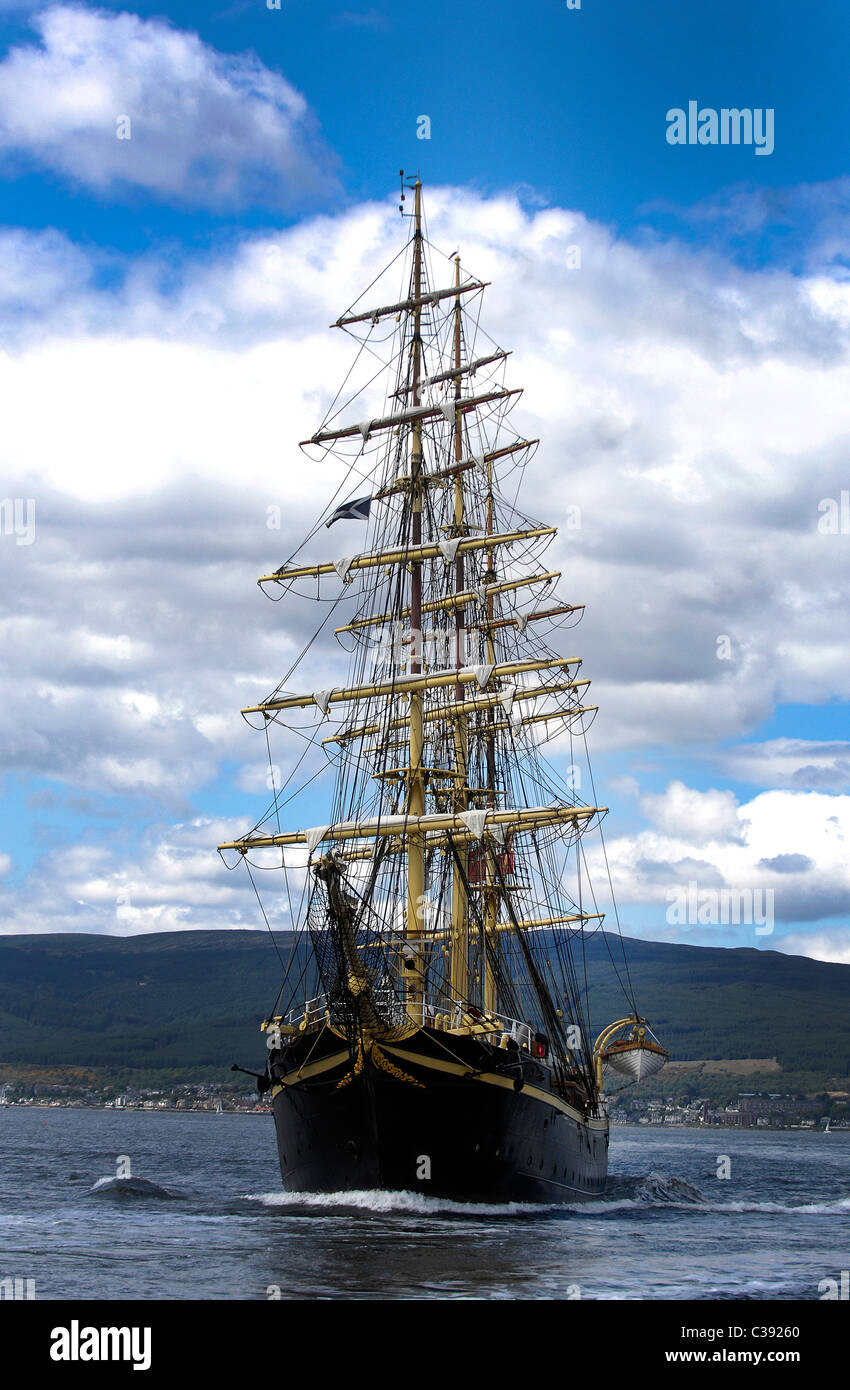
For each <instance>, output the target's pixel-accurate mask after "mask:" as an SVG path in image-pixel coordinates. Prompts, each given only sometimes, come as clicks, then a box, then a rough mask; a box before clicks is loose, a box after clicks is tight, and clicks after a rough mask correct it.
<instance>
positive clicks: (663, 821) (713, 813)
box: [641, 782, 743, 845]
mask: <svg viewBox="0 0 850 1390" xmlns="http://www.w3.org/2000/svg"><path fill="white" fill-rule="evenodd" d="M641 810H642V811H643V812H644V814H645V815H646V816H647V818H648V819H649V820H650V821H651V822H652V823H653V824H654V825H655V826H657V828H658V829H659V830H660V831H662V832H663V833H665V834H668V835H674V836H677V837H679V838H682V839H686V840H690V842H691V843H692V844H694V845H706V844H709V843H710V842H712V841H730V840H731V841H734V842H735V843H738V844H740V843H742V838H741V837H742V830H743V826H742V822H741V820H740V817H739V811H738V803H737V801H736V799H735V796H734V793H732V792H728V791H716V790H715V789H714V788H712V789H711V790H710V791H706V792H700V791H694V789H693V788H692V787H686V786H685V784H684V782H671V783H670V785H669V786H668V787H667V789H666V791H665V792H664V793H663V794H662V795H660V796H652V795H650V796H644V797H643V798H642V799H641Z"/></svg>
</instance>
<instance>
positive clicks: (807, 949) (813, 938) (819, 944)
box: [772, 927, 850, 965]
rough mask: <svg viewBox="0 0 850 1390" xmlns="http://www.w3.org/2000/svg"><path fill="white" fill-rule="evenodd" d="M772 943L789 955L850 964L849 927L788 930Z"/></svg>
mask: <svg viewBox="0 0 850 1390" xmlns="http://www.w3.org/2000/svg"><path fill="white" fill-rule="evenodd" d="M772 945H773V947H774V949H775V950H777V951H784V952H785V953H786V954H788V955H789V956H810V957H811V958H812V960H828V961H834V962H835V963H836V964H837V965H850V929H848V928H847V927H836V928H835V930H834V931H812V932H788V933H786V935H785V936H781V937H779V938H778V939H777V940H776V941H775V942H773V943H772Z"/></svg>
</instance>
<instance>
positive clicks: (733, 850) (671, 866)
mask: <svg viewBox="0 0 850 1390" xmlns="http://www.w3.org/2000/svg"><path fill="white" fill-rule="evenodd" d="M730 795H731V794H730ZM715 797H716V793H712V792H708V793H700V792H696V791H694V790H692V789H690V788H687V787H684V786H683V785H682V784H674V785H673V787H672V788H668V791H667V793H666V794H665V795H664V796H662V797H659V798H646V800H648V801H650V803H651V809H652V812H653V815H654V817H655V819H656V821H657V822H661V825H660V828H651V829H648V830H640V831H638V832H637V833H635V834H632V835H623V836H620V837H618V838H615V839H612V840H609V841H608V860H609V863H610V865H611V868H612V873H613V882H614V892H615V896H616V898H617V900H618V901H619V902H620V903H621V904H623V903H642V904H649V905H652V906H654V907H656V908H657V909H658V925H659V929H660V933H661V935H662V936H666V937H667V938H668V939H669V938H670V937H671V936H673V935H675V932H674V931H672V930H671V928H670V927H667V928H666V929H665V917H666V912H667V907H668V905H669V904H670V903H671V901H672V897H671V895H672V894H673V893H674V892H675V891H676V890H677V889H680V888H682V887H683V886H685V887H686V886H687V885H688V883H691V882H695V883H696V884H697V889H698V891H699V892H701V891H702V890H703V889H715V888H724V887H725V888H729V889H734V890H741V889H746V890H753V889H758V890H761V891H762V892H763V891H765V890H768V889H770V890H772V892H773V895H774V907H775V918H776V921H777V922H805V921H812V922H814V921H817V920H819V919H821V918H829V917H835V916H839V915H844V914H845V913H847V912H848V911H850V861H848V858H847V844H848V841H850V796H830V795H827V794H825V793H817V792H792V791H770V792H762V793H760V794H759V795H757V796H755V797H753V799H752V800H751V801H748V802H745V803H744V804H743V805H742V806H740V807H739V808H738V812H737V817H738V822H739V826H740V835H739V836H738V837H737V838H736V837H735V836H733V835H730V834H721V835H715V834H711V835H707V834H706V830H707V828H708V827H711V829H712V830H720V831H723V830H726V831H728V830H729V829H731V827H732V824H733V822H732V819H731V805H728V806H724V805H723V803H721V802H718V801H715V800H714V798H715ZM703 798H705V799H706V800H705V802H703ZM733 800H734V799H733ZM677 806H678V807H679V808H681V820H680V822H679V824H678V825H677V822H676V816H675V814H674V809H675V808H676V807H677ZM659 812H660V813H659ZM703 812H707V814H703ZM591 863H592V868H593V871H594V874H595V880H596V881H599V875H600V873H601V872H602V870H603V867H604V866H603V864H602V861H601V857H600V855H599V853H598V851H595V852H594V854H593V856H592V860H591ZM673 925H674V926H675V924H673ZM694 925H695V924H693V923H691V924H690V926H688V927H685V928H683V929H682V935H681V937H680V939H682V940H690V939H693V938H694V932H693V930H692V928H693V926H694ZM744 930H746V928H744ZM721 934H722V933H721V931H719V930H718V928H711V929H709V930H708V931H707V932H705V933H704V934H703V935H702V937H701V940H702V941H703V942H707V941H709V940H711V939H712V937H713V938H714V939H716V940H717V944H718V945H721V944H729V941H721V940H719V939H718V937H719V936H720V935H721ZM730 935H731V936H732V937H734V938H735V944H738V945H740V944H742V942H741V939H740V936H741V929H740V928H738V929H736V932H733V933H731V934H730V933H727V936H730ZM787 939H788V938H786V937H783V938H782V940H783V941H786V940H787ZM794 939H795V940H796V941H797V942H798V943H799V942H800V941H803V940H805V939H806V936H805V935H804V934H803V933H799V934H798V935H797V936H795V938H794ZM767 941H768V936H767V935H764V936H763V937H762V939H761V940H759V938H757V937H755V936H754V937H753V940H752V943H751V944H752V945H764V944H765V943H766V942H767ZM771 944H772V943H771ZM783 949H784V947H783ZM788 949H791V948H790V947H789V948H788Z"/></svg>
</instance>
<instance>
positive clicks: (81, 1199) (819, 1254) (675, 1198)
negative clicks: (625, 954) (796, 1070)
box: [0, 1107, 850, 1300]
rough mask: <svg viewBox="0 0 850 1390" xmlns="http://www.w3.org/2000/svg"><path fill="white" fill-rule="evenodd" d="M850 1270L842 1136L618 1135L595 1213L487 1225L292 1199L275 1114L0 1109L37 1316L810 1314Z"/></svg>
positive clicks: (11, 1223) (3, 1244)
mask: <svg viewBox="0 0 850 1390" xmlns="http://www.w3.org/2000/svg"><path fill="white" fill-rule="evenodd" d="M120 1155H124V1156H126V1158H127V1159H129V1168H130V1176H124V1177H120V1178H119V1177H116V1173H117V1172H118V1171H119V1169H118V1159H119V1156H120ZM718 1155H728V1157H729V1159H730V1163H731V1176H730V1177H729V1178H728V1179H726V1180H724V1179H721V1178H719V1177H718V1176H717V1172H718ZM126 1170H127V1163H126V1161H125V1162H124V1164H123V1165H122V1171H124V1172H125V1173H126ZM848 1267H850V1133H835V1134H828V1135H824V1134H821V1133H816V1132H805V1131H804V1132H783V1133H765V1132H758V1131H756V1132H752V1133H738V1134H735V1133H728V1132H727V1133H723V1132H721V1131H717V1130H712V1131H711V1132H705V1131H700V1130H672V1129H671V1130H665V1129H662V1128H660V1127H659V1128H646V1127H642V1128H630V1127H629V1128H626V1127H623V1128H615V1129H613V1130H612V1141H611V1179H610V1184H609V1190H608V1192H607V1194H606V1196H605V1197H604V1198H603V1199H601V1200H599V1201H596V1202H593V1203H590V1204H587V1205H585V1206H581V1207H575V1208H569V1207H567V1208H564V1207H549V1206H521V1205H518V1204H515V1205H512V1206H509V1207H503V1206H493V1207H481V1206H469V1205H460V1204H452V1203H450V1202H441V1201H437V1200H434V1199H429V1198H427V1197H425V1196H423V1195H421V1194H419V1193H415V1194H414V1193H409V1194H407V1193H402V1194H391V1193H382V1192H359V1193H358V1192H354V1193H346V1194H345V1195H342V1194H341V1195H339V1196H333V1195H331V1196H327V1195H324V1196H319V1195H316V1196H310V1197H305V1196H298V1197H295V1196H290V1195H287V1194H284V1193H282V1192H281V1191H280V1190H279V1173H278V1169H277V1156H276V1151H275V1144H274V1132H273V1122H272V1119H271V1117H270V1116H260V1115H244V1116H243V1115H228V1114H224V1115H211V1114H191V1113H189V1114H185V1113H179V1114H178V1113H153V1114H150V1113H145V1112H137V1111H133V1112H127V1113H115V1112H111V1111H93V1110H60V1109H54V1110H35V1109H20V1108H16V1107H11V1108H9V1109H4V1110H0V1279H2V1278H4V1277H6V1276H12V1277H17V1278H22V1279H27V1278H30V1279H34V1280H35V1289H36V1297H37V1298H39V1299H58V1298H75V1299H76V1298H86V1299H89V1298H103V1299H119V1298H133V1299H138V1298H140V1299H166V1300H174V1299H187V1298H210V1299H262V1298H266V1297H268V1296H269V1291H270V1290H271V1292H272V1294H274V1293H275V1291H276V1290H279V1291H280V1297H281V1298H283V1299H337V1298H343V1299H569V1298H577V1297H581V1298H585V1299H668V1300H673V1299H813V1300H814V1299H818V1298H819V1296H820V1295H819V1292H818V1284H819V1282H820V1281H821V1280H823V1279H827V1278H838V1277H839V1275H840V1271H841V1270H842V1269H844V1270H846V1269H848Z"/></svg>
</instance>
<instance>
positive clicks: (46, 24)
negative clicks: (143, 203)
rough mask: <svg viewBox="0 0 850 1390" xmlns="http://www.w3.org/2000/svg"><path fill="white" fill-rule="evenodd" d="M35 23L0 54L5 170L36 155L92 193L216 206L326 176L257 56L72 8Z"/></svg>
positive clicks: (311, 130) (308, 122) (290, 192)
mask: <svg viewBox="0 0 850 1390" xmlns="http://www.w3.org/2000/svg"><path fill="white" fill-rule="evenodd" d="M31 23H32V26H33V28H35V29H36V31H37V32H38V34H39V39H40V42H39V43H38V44H23V45H18V46H16V47H13V48H12V49H11V50H10V51H9V52H8V53H7V54H6V56H5V57H4V59H3V61H2V62H0V151H2V152H4V154H5V156H6V160H7V164H8V165H9V166H10V167H11V168H13V169H14V168H15V167H18V166H21V165H22V166H23V167H26V164H27V162H30V163H35V164H37V165H40V166H43V167H46V168H48V169H51V170H54V171H55V172H57V173H59V174H61V175H62V176H63V177H65V178H68V179H70V180H72V181H73V182H74V183H76V184H80V185H83V186H85V187H87V188H91V189H94V190H95V191H97V192H98V193H103V192H115V191H121V190H122V189H123V190H127V189H132V188H135V189H141V190H145V191H146V192H147V193H149V194H153V195H155V196H157V197H160V198H163V199H167V200H169V201H172V202H177V203H185V204H190V205H198V206H204V207H210V208H214V209H225V208H231V209H232V208H240V207H245V206H247V205H250V204H255V203H259V204H263V205H264V206H270V207H277V208H292V207H297V206H301V207H303V206H304V204H305V203H306V202H311V201H314V200H315V199H316V197H317V195H318V194H319V192H320V191H321V192H322V193H323V195H327V193H328V191H329V189H330V188H332V187H333V164H334V161H333V159H332V157H331V155H330V153H329V151H328V150H327V148H326V147H325V145H324V144H323V142H322V140H321V137H320V136H319V133H318V129H317V124H316V121H315V118H314V117H313V115H312V113H311V112H310V109H309V107H308V105H307V102H306V101H305V99H304V97H303V96H302V95H301V94H300V93H299V92H298V91H296V89H295V88H294V87H293V86H292V85H291V84H290V83H289V82H287V81H286V79H285V78H284V77H282V76H281V75H280V74H279V73H277V72H273V71H271V70H270V69H269V68H267V67H265V66H264V64H263V63H261V62H260V60H259V59H258V58H256V57H255V56H253V55H251V54H236V55H234V54H223V53H219V52H218V51H217V50H215V49H213V48H211V47H209V46H208V45H207V44H205V43H203V42H202V41H201V39H200V38H199V37H198V35H197V34H193V33H189V32H185V31H182V30H177V29H174V28H172V27H171V26H170V25H169V24H167V23H166V22H165V21H163V20H160V19H142V18H140V17H139V16H137V15H133V14H127V13H119V14H114V13H110V12H108V11H104V10H96V9H87V8H85V7H83V6H80V5H53V6H51V7H50V8H49V9H46V10H44V11H42V12H41V13H39V14H36V15H34V16H33V18H32V21H31ZM122 122H123V124H122ZM127 122H129V124H128V123H127ZM119 137H120V138H119Z"/></svg>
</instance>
